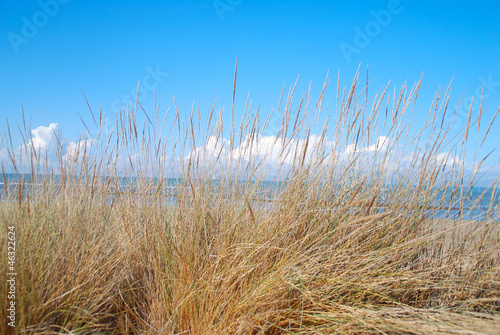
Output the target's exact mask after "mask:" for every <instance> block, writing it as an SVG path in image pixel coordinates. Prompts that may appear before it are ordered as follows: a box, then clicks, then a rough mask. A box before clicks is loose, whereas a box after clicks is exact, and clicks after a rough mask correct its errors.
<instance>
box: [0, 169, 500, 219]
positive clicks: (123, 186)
mask: <svg viewBox="0 0 500 335" xmlns="http://www.w3.org/2000/svg"><path fill="white" fill-rule="evenodd" d="M47 177H50V179H51V182H53V183H56V184H57V183H60V182H61V177H60V176H58V175H53V176H47V175H43V176H42V175H32V174H20V173H5V174H0V202H5V201H8V200H7V197H6V195H7V194H8V193H10V194H14V195H15V196H14V198H15V199H16V200H15V201H18V199H19V197H18V195H17V194H18V193H19V187H18V186H19V185H21V184H22V185H23V188H22V193H23V198H25V197H27V195H28V194H32V192H33V191H34V190H36V189H37V187H40V186H41V184H39V181H41V180H47ZM66 178H67V177H66ZM74 178H75V181H76V180H77V179H78V178H79V177H78V176H74ZM80 180H81V179H80ZM101 182H103V183H111V184H112V185H115V186H114V190H113V191H116V192H117V193H120V192H135V191H136V190H137V186H136V185H137V182H138V180H137V179H136V178H135V177H119V178H117V177H103V179H102V181H101ZM141 182H142V183H144V182H146V183H148V184H150V185H151V184H155V183H157V182H158V178H154V177H152V178H149V179H147V180H145V179H144V178H143V179H142V180H141ZM210 183H211V185H210V186H211V187H214V188H216V187H217V186H218V185H219V182H218V181H217V180H211V181H210ZM255 183H257V185H256V184H255ZM255 183H253V184H252V188H253V190H254V191H255V190H258V192H257V196H256V197H255V198H253V199H250V203H251V205H252V207H253V206H256V207H259V208H269V207H271V206H273V203H279V201H280V199H279V194H280V192H281V190H283V189H284V188H285V187H286V184H287V183H288V182H287V181H259V182H255ZM235 184H236V183H235ZM237 184H238V185H248V183H245V182H241V181H240V182H238V183H237ZM233 186H234V185H231V186H230V187H229V189H231V190H235V189H238V192H242V190H241V186H238V187H236V188H235V187H233ZM162 187H163V190H162V194H164V195H165V197H168V198H169V201H166V202H165V203H166V204H167V205H173V204H175V202H176V197H177V196H178V194H179V192H180V190H181V189H186V188H189V182H188V181H187V180H182V179H180V178H163V179H162ZM390 189H391V186H390V185H387V187H386V188H384V189H383V191H382V192H381V194H380V199H379V204H380V205H379V207H378V208H379V209H380V211H384V202H385V203H388V202H389V201H390ZM453 191H454V190H452V189H441V190H436V192H435V197H434V200H432V201H431V202H430V203H428V204H426V205H425V208H422V211H423V213H424V215H425V216H426V217H434V218H449V219H457V218H461V219H463V220H480V221H481V220H486V219H488V218H489V219H491V218H493V219H499V217H500V189H496V190H495V189H493V188H491V187H490V188H488V187H472V188H470V187H469V188H464V190H463V192H462V195H461V196H460V194H454V193H453ZM458 192H460V190H458ZM11 199H12V197H11ZM457 199H461V200H462V201H461V203H460V202H459V201H458V200H457ZM24 200H26V199H24ZM387 206H388V205H387ZM351 210H353V211H356V208H352V209H351Z"/></svg>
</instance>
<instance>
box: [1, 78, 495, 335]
mask: <svg viewBox="0 0 500 335" xmlns="http://www.w3.org/2000/svg"><path fill="white" fill-rule="evenodd" d="M235 77H236V72H235ZM235 80H236V78H235ZM338 82H339V81H337V95H338V98H337V106H336V108H335V110H334V111H328V114H331V117H330V118H329V119H328V122H325V123H324V126H323V127H322V128H321V129H320V131H318V132H316V133H315V135H312V132H313V131H312V129H313V124H314V122H315V121H317V120H320V119H321V120H325V119H324V118H321V115H322V114H321V113H325V111H324V109H325V108H324V106H323V93H322V94H321V95H320V98H319V100H318V101H317V102H316V103H313V102H310V94H309V92H307V93H306V94H305V95H304V96H303V97H302V98H301V99H300V100H299V101H295V102H294V99H293V98H294V97H293V95H294V91H295V88H292V89H291V90H290V92H289V94H288V96H286V97H285V96H284V95H283V94H282V97H281V99H280V101H281V102H280V114H281V115H282V120H281V125H280V126H279V127H278V129H276V132H275V134H276V136H274V137H264V136H263V135H264V134H266V132H267V131H268V130H269V129H268V128H267V127H269V124H270V120H271V118H270V117H269V118H268V119H267V121H266V122H265V125H264V127H263V128H262V127H260V125H262V124H263V123H262V122H260V121H261V120H260V119H259V118H260V116H259V112H258V111H256V112H253V111H250V110H251V107H250V104H247V108H246V110H245V116H244V118H243V119H242V120H241V123H240V126H239V128H238V127H237V125H235V124H232V125H229V127H231V131H230V138H229V139H228V140H227V141H226V140H224V139H223V136H222V134H223V122H222V119H223V118H222V111H220V112H217V111H216V110H215V104H214V105H212V106H210V109H209V111H208V112H207V113H206V115H205V114H203V115H205V116H204V117H202V115H201V113H199V112H198V111H196V110H194V108H193V110H192V111H191V113H190V117H189V118H188V119H187V120H182V118H181V117H180V116H179V115H180V112H179V108H178V107H177V106H175V111H174V113H175V120H174V123H173V124H172V125H165V124H164V123H163V124H162V116H161V115H160V114H161V113H160V112H159V111H158V109H156V111H154V112H153V113H147V112H146V111H144V110H143V109H142V107H141V106H140V104H136V105H135V106H131V107H130V108H129V109H127V110H125V111H122V112H120V113H119V115H118V116H117V119H116V121H115V122H114V124H113V125H108V126H106V125H105V122H104V116H103V115H102V114H101V113H100V115H96V114H95V113H92V118H93V121H94V122H95V127H96V128H98V129H99V135H98V136H97V137H95V138H94V140H91V139H90V138H82V141H83V140H86V141H87V142H85V144H88V145H80V146H77V147H75V148H74V150H73V151H72V152H71V154H69V150H68V152H67V151H64V150H63V147H64V146H65V143H64V141H63V140H62V139H61V138H60V137H57V138H56V139H57V150H56V151H55V153H54V154H53V155H52V156H49V154H44V153H42V152H40V151H38V150H37V148H35V147H34V145H33V144H32V143H31V144H30V142H29V138H30V135H29V129H27V127H26V126H24V130H23V134H24V137H25V138H26V139H28V140H27V141H26V144H25V146H24V149H22V150H18V151H16V150H15V149H12V148H11V149H9V152H10V153H11V160H12V162H11V163H12V164H14V165H15V166H16V167H17V168H18V169H20V166H22V165H23V164H24V165H25V166H26V165H27V166H29V172H30V174H31V180H25V181H24V182H21V183H18V184H16V185H6V186H5V188H4V192H5V193H6V194H4V197H5V201H3V202H2V203H1V204H0V217H1V221H2V226H3V229H4V231H7V227H8V226H15V227H16V231H17V239H16V241H17V256H16V268H17V273H18V276H17V293H16V307H17V309H16V328H15V329H12V328H11V327H8V325H7V322H6V321H5V320H6V316H7V315H6V313H7V311H6V308H2V309H0V318H1V319H2V320H3V321H2V322H1V323H0V333H2V334H9V333H19V334H24V333H28V334H334V333H338V334H344V333H345V334H454V333H456V334H498V332H499V329H500V281H499V278H500V226H499V214H500V213H499V204H498V201H497V200H496V199H497V198H495V197H494V196H493V197H491V198H488V199H481V200H480V201H478V202H476V203H473V204H471V203H470V202H467V199H468V198H469V195H470V192H471V187H472V186H474V184H475V181H476V180H477V178H478V177H480V173H479V172H477V171H480V169H479V168H477V171H476V172H477V173H474V175H472V176H469V177H471V180H472V181H468V182H467V183H466V184H464V183H463V180H464V177H467V176H466V174H467V170H466V167H465V164H464V159H465V146H466V142H467V141H468V140H469V139H470V138H474V139H475V140H476V141H477V142H478V143H477V145H476V147H477V148H478V153H479V152H480V149H481V146H482V141H481V140H483V137H485V136H487V134H488V132H489V131H490V130H491V127H492V124H493V121H494V118H495V117H496V114H495V116H494V117H493V119H491V120H490V121H491V122H488V121H484V120H481V116H482V115H483V114H484V112H483V111H482V110H472V108H471V110H470V112H469V118H468V121H467V124H466V126H465V127H464V128H463V129H462V130H461V131H460V132H459V133H458V134H457V133H456V132H454V131H452V130H451V128H450V127H451V125H450V124H449V123H448V124H447V123H446V122H444V120H445V117H446V115H447V114H449V113H453V111H450V110H448V100H449V89H446V90H445V91H443V92H439V93H438V94H437V95H436V98H435V100H434V102H433V103H432V105H430V106H431V108H430V110H429V115H428V118H427V121H426V123H425V125H424V126H423V127H422V128H421V129H417V130H415V129H413V128H412V126H413V123H412V118H411V116H412V114H413V108H414V102H415V99H416V98H417V95H418V91H419V88H420V82H419V83H416V84H415V85H414V86H413V87H411V88H409V87H406V86H403V87H402V88H401V89H400V90H399V91H396V90H395V91H394V92H393V93H390V91H389V89H388V87H389V86H387V87H385V88H383V89H382V90H381V91H380V92H379V93H378V94H377V95H375V96H374V97H373V98H368V97H369V95H368V93H367V90H368V84H366V85H364V84H363V83H362V80H360V79H359V74H356V76H355V78H354V80H353V83H352V86H351V87H349V88H348V90H344V91H341V90H340V87H339V84H338ZM326 84H327V83H326V82H325V85H324V88H323V89H325V88H326ZM233 99H234V94H233ZM292 106H293V107H292ZM310 106H314V108H312V107H310ZM233 108H234V101H233ZM91 112H92V111H91ZM497 112H498V111H497ZM474 116H477V117H474ZM142 118H144V123H143V124H142V125H141V124H140V123H139V122H138V120H139V119H142ZM85 127H87V125H85ZM226 127H227V125H226ZM168 128H170V132H169V131H168V130H169V129H168ZM166 133H168V134H174V133H176V134H177V133H178V134H177V135H175V136H174V135H172V136H170V137H169V135H165V134H166ZM471 133H473V135H474V136H472V135H471ZM259 134H260V136H259ZM380 136H385V137H380ZM259 141H260V142H259ZM264 141H268V142H269V141H271V142H272V143H270V144H272V146H271V145H269V146H267V147H266V146H265V145H263V144H262V143H267V142H264ZM6 143H8V141H6ZM80 143H83V142H80ZM259 143H260V144H259ZM7 147H8V146H7ZM271 147H272V148H278V150H277V151H276V150H275V151H274V152H271V151H266V150H265V149H266V148H271ZM189 152H192V153H191V154H190V155H186V154H187V153H189ZM443 153H445V154H443ZM478 155H479V154H478ZM478 157H479V156H478ZM479 162H482V158H478V159H477V163H476V167H477V165H478V164H479V165H480V163H479ZM158 172H159V173H158ZM171 172H174V173H175V174H176V177H178V179H176V185H175V186H176V187H175V189H174V188H172V187H170V188H169V187H167V186H168V185H169V183H172V180H169V179H168V178H169V177H170V173H171ZM4 173H5V172H4ZM278 175H279V176H285V177H283V180H282V182H280V183H277V184H275V185H274V193H269V192H268V191H269V190H268V189H265V188H263V186H262V185H267V184H265V183H264V182H265V181H268V180H269V179H270V176H271V177H272V176H278ZM123 176H128V177H133V178H131V179H129V183H127V184H126V185H125V186H124V185H123V184H122V183H121V181H120V177H123ZM152 176H156V177H157V178H156V179H152V178H151V177H152ZM285 178H288V179H287V180H286V179H285ZM285 180H286V181H285ZM7 184H8V183H7ZM29 184H31V185H33V184H36V185H35V186H29ZM173 192H175V194H174V193H173ZM495 192H496V193H498V189H497V185H496V183H493V184H492V185H491V187H490V188H489V193H488V192H487V193H485V194H491V193H493V194H495ZM441 200H442V201H441ZM436 204H438V205H441V206H446V207H445V208H442V209H441V211H442V213H448V214H450V218H448V219H436V218H433V217H432V215H430V214H429V208H432V207H436V206H437V205H436ZM480 204H482V205H483V206H484V204H486V206H485V207H484V208H485V209H484V213H485V214H484V216H483V217H482V218H481V220H479V218H476V219H475V218H473V217H472V218H471V217H470V216H467V215H466V214H467V213H471V210H474V209H475V208H476V207H478V206H479V205H480ZM452 213H459V214H458V215H457V216H455V217H452V216H451V214H452ZM1 236H2V243H1V246H0V249H1V252H2V254H3V255H6V254H7V239H6V234H2V235H1ZM7 272H8V271H7V267H6V266H4V265H2V266H1V267H0V277H1V278H6V277H7ZM1 296H2V300H3V301H5V302H7V286H6V285H5V281H4V284H3V285H2V286H1ZM3 306H6V304H4V305H3Z"/></svg>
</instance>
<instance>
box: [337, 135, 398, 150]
mask: <svg viewBox="0 0 500 335" xmlns="http://www.w3.org/2000/svg"><path fill="white" fill-rule="evenodd" d="M388 146H389V138H388V137H387V136H379V137H378V138H377V142H376V143H374V144H372V145H370V146H368V147H361V148H360V147H359V146H358V145H356V144H355V143H353V144H349V145H348V146H347V147H346V148H345V152H346V153H355V152H381V151H387V147H388Z"/></svg>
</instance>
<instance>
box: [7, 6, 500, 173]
mask: <svg viewBox="0 0 500 335" xmlns="http://www.w3.org/2000/svg"><path fill="white" fill-rule="evenodd" d="M499 12H500V2H498V1H481V2H474V3H470V2H466V1H458V2H457V1H410V0H400V1H397V0H390V1H388V0H386V1H314V2H313V1H275V2H272V1H259V0H253V1H249V0H217V1H213V0H207V1H142V2H140V1H127V0H120V1H118V0H116V1H115V0H113V1H93V0H88V1H78V0H59V1H57V0H42V1H35V0H25V1H1V2H0V31H1V37H0V50H2V51H1V53H0V69H1V72H0V73H1V78H2V80H1V81H0V132H2V133H4V134H5V132H6V128H7V127H6V122H5V120H6V118H8V120H9V122H10V124H12V125H15V124H16V123H21V122H22V118H21V102H22V103H23V105H24V110H25V113H26V115H27V116H28V117H29V118H31V127H32V128H37V127H39V126H46V127H48V126H49V125H50V124H51V123H57V124H58V128H59V129H60V130H61V132H62V134H63V135H64V136H65V137H66V138H67V139H68V140H69V141H76V140H77V137H78V133H81V132H83V131H85V128H84V127H83V125H82V123H81V121H80V118H79V117H78V114H80V115H82V117H83V118H84V120H86V121H90V120H91V117H90V114H89V112H88V108H87V105H86V102H85V100H84V98H83V95H82V92H81V90H83V92H84V93H85V95H86V97H87V98H88V100H89V103H90V104H91V106H92V108H93V109H94V110H98V109H99V106H102V109H103V112H104V113H105V114H106V115H108V116H109V117H110V118H111V119H114V116H115V113H116V110H117V109H118V108H119V107H120V106H123V105H124V102H127V101H130V100H132V99H135V96H133V94H132V93H131V92H134V94H135V91H136V88H137V83H138V81H141V83H142V85H143V88H142V89H141V94H142V98H141V103H142V104H143V105H144V106H145V108H146V109H149V110H152V106H153V91H155V92H156V96H157V98H158V99H159V100H161V108H162V110H166V108H167V107H168V106H172V105H173V98H172V96H173V94H175V97H176V100H177V103H178V105H179V107H180V110H181V113H184V114H185V115H186V114H187V113H188V111H189V110H190V108H191V105H192V103H193V101H196V104H197V105H199V106H200V108H201V109H202V111H203V112H208V107H209V104H210V101H211V99H212V95H214V96H215V97H216V98H217V101H218V106H221V107H224V108H225V111H226V114H225V120H226V121H228V122H229V121H230V107H231V98H232V85H233V75H234V63H235V59H236V58H238V83H237V99H236V104H237V106H238V107H239V108H237V109H236V117H235V118H236V120H239V118H240V117H241V114H242V109H243V108H242V107H243V106H244V103H245V100H246V97H247V94H248V93H249V92H250V96H251V99H252V101H253V105H254V106H260V110H261V112H262V113H263V114H267V113H269V112H270V111H271V109H272V108H274V109H276V108H277V106H278V102H279V96H280V92H281V89H282V86H283V84H285V85H286V87H287V88H288V87H289V86H290V85H293V83H294V82H295V79H296V78H297V75H299V74H300V79H299V85H298V88H297V92H298V95H297V97H300V96H301V95H302V93H303V92H304V91H305V89H306V88H307V86H308V85H309V83H311V85H312V94H313V97H317V95H318V94H319V92H320V91H321V87H322V85H323V81H324V78H325V76H326V74H327V72H328V71H330V78H331V82H330V86H329V89H328V90H327V94H326V101H327V102H329V104H330V105H331V106H334V101H335V94H336V87H335V85H336V77H337V73H338V71H340V73H341V78H342V81H341V84H342V85H348V84H349V82H350V81H351V80H352V77H353V75H354V73H355V72H356V69H357V68H358V66H359V65H360V64H361V69H362V71H363V72H364V71H365V70H366V67H367V66H369V69H370V76H371V78H372V79H373V83H372V86H371V87H372V90H373V91H376V90H379V89H380V88H382V86H384V85H385V84H386V83H387V82H388V81H389V80H391V83H392V84H391V85H392V86H391V88H393V87H394V86H396V87H399V86H400V85H401V84H403V83H404V82H405V81H407V82H408V83H409V84H410V85H411V84H413V82H415V81H417V80H418V79H419V78H420V76H421V74H422V73H424V79H423V84H422V89H421V94H420V96H419V99H418V101H419V105H418V107H419V110H417V111H416V112H415V116H414V118H415V123H416V127H418V126H419V125H422V124H423V122H424V119H425V117H426V116H427V112H428V109H429V107H430V105H431V102H432V99H433V97H434V94H435V93H436V91H437V90H438V88H439V87H443V86H446V85H447V84H448V83H449V82H450V80H451V79H452V78H453V84H452V94H451V103H452V104H456V103H457V102H458V101H459V99H460V97H461V96H462V97H466V98H469V100H470V97H471V96H472V95H475V94H477V93H476V92H478V91H479V90H480V89H481V87H482V85H483V83H484V84H485V91H486V93H487V96H486V97H485V100H484V106H485V107H488V108H489V109H488V110H487V111H486V112H485V117H486V119H489V118H491V116H492V115H493V114H494V112H495V110H496V108H497V107H498V106H500V61H499V60H500V23H499V22H500V20H498V13H499ZM332 110H333V109H332ZM462 119H463V117H462ZM459 122H460V117H459ZM499 130H500V126H499V123H498V122H497V123H496V124H494V126H493V129H492V132H491V133H492V135H491V136H490V138H489V140H488V142H487V143H486V145H485V150H484V153H487V152H489V150H492V149H494V148H495V147H497V143H500V131H499ZM14 133H16V132H14ZM16 136H17V135H14V137H15V138H14V140H15V141H21V139H20V137H18V136H17V137H16ZM19 143H20V142H19ZM499 149H500V148H499ZM499 149H497V151H495V152H494V153H493V154H492V155H491V156H490V158H489V160H488V163H489V164H496V163H498V162H499V157H500V156H499V155H500V154H499V151H498V150H499ZM470 159H472V157H471V158H470Z"/></svg>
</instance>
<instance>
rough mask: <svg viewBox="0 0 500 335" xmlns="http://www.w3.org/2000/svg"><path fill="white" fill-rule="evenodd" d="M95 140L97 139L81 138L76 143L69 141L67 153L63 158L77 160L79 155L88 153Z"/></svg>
mask: <svg viewBox="0 0 500 335" xmlns="http://www.w3.org/2000/svg"><path fill="white" fill-rule="evenodd" d="M94 141H95V140H93V139H90V140H81V141H78V142H76V143H75V142H69V143H68V146H67V148H66V154H65V155H64V156H63V159H64V160H65V161H69V160H76V159H78V158H79V157H83V154H84V153H87V154H88V152H89V151H90V148H91V147H92V144H93V143H94Z"/></svg>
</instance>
